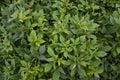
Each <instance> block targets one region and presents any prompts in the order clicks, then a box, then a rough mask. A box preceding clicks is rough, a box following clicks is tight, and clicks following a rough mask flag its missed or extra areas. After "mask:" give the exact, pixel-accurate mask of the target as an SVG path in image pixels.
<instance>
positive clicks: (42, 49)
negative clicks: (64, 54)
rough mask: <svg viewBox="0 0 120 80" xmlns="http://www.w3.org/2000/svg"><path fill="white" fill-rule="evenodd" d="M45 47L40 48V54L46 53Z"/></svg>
mask: <svg viewBox="0 0 120 80" xmlns="http://www.w3.org/2000/svg"><path fill="white" fill-rule="evenodd" d="M45 49H46V48H45V45H42V46H40V48H39V53H40V54H43V53H44V52H45Z"/></svg>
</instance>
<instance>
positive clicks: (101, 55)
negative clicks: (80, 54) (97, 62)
mask: <svg viewBox="0 0 120 80" xmlns="http://www.w3.org/2000/svg"><path fill="white" fill-rule="evenodd" d="M95 55H96V56H98V57H104V56H106V55H107V53H106V52H104V51H98V52H96V53H95Z"/></svg>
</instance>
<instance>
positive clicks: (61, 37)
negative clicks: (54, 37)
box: [60, 35, 65, 43]
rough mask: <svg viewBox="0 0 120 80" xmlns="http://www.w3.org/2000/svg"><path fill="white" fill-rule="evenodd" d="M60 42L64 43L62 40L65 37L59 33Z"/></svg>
mask: <svg viewBox="0 0 120 80" xmlns="http://www.w3.org/2000/svg"><path fill="white" fill-rule="evenodd" d="M60 42H61V43H64V42H65V38H64V37H63V36H62V35H60Z"/></svg>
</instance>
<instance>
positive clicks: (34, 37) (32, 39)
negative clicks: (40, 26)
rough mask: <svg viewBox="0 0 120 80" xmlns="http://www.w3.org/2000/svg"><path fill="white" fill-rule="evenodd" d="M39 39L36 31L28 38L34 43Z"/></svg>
mask: <svg viewBox="0 0 120 80" xmlns="http://www.w3.org/2000/svg"><path fill="white" fill-rule="evenodd" d="M36 39H37V36H36V32H35V31H34V30H32V31H31V33H30V36H28V41H29V42H33V41H35V40H36Z"/></svg>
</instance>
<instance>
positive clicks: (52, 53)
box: [47, 47, 55, 57]
mask: <svg viewBox="0 0 120 80" xmlns="http://www.w3.org/2000/svg"><path fill="white" fill-rule="evenodd" d="M47 52H48V54H49V55H50V56H52V57H55V53H54V51H53V49H52V48H50V47H48V49H47Z"/></svg>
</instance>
